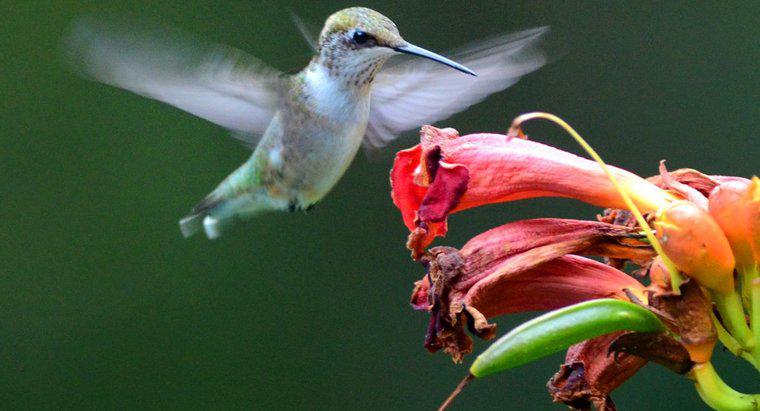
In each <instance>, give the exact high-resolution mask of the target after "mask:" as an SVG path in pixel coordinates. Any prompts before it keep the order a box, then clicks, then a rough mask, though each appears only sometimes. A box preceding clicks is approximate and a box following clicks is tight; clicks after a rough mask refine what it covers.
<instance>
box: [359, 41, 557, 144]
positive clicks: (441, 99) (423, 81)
mask: <svg viewBox="0 0 760 411" xmlns="http://www.w3.org/2000/svg"><path fill="white" fill-rule="evenodd" d="M548 31H549V28H548V27H538V28H534V29H530V30H526V31H521V32H518V33H514V34H509V35H502V36H498V37H494V38H492V39H489V40H485V41H482V42H477V43H473V44H470V45H469V46H466V47H464V48H463V49H460V50H459V51H456V52H454V53H453V54H452V56H451V57H450V58H451V59H452V60H454V61H456V62H458V63H461V64H463V65H465V66H467V67H468V68H470V69H472V70H473V71H475V73H477V77H473V76H468V75H465V74H462V73H460V72H458V71H456V70H452V69H450V68H449V67H446V66H444V65H442V64H439V63H436V62H432V61H428V60H420V59H413V60H411V59H410V60H404V61H403V62H400V63H398V64H395V65H391V66H389V67H387V68H384V69H382V70H381V71H380V72H379V73H378V74H377V77H376V78H375V81H374V83H373V85H372V97H371V101H370V117H369V123H368V125H367V133H366V137H365V139H364V145H365V148H367V149H369V150H372V149H376V148H379V147H382V146H385V145H386V144H388V143H389V142H390V141H392V140H393V139H395V138H396V137H397V136H398V135H399V134H400V133H402V132H404V131H406V130H411V129H414V128H418V127H420V126H422V125H424V124H431V123H434V122H436V121H439V120H443V119H445V118H447V117H449V116H451V115H453V114H455V113H457V112H459V111H462V110H464V109H466V108H467V107H469V106H471V105H473V104H475V103H478V102H480V101H481V100H483V99H485V98H486V97H487V96H488V95H490V94H492V93H496V92H498V91H501V90H504V89H506V88H507V87H509V86H511V85H513V84H515V83H516V82H517V81H518V80H520V77H522V76H524V75H526V74H528V73H530V72H532V71H535V70H537V69H538V68H540V67H541V66H543V65H544V64H545V63H546V62H547V58H546V56H545V55H544V54H543V53H542V52H541V51H540V50H539V49H538V47H537V46H538V44H539V43H540V39H541V37H542V36H543V35H544V34H545V33H547V32H548Z"/></svg>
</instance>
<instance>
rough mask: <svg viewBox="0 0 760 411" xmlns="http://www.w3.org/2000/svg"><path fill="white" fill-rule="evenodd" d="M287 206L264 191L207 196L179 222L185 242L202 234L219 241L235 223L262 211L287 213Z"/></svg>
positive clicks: (286, 203) (284, 202)
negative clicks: (188, 238) (230, 195)
mask: <svg viewBox="0 0 760 411" xmlns="http://www.w3.org/2000/svg"><path fill="white" fill-rule="evenodd" d="M288 206H289V203H288V202H286V201H280V200H274V199H272V198H270V197H269V196H268V195H266V192H265V191H263V190H262V191H254V192H252V193H246V194H241V195H238V196H235V197H231V198H225V197H223V196H218V195H217V194H216V193H211V194H210V195H209V196H208V197H206V198H205V199H204V200H203V201H201V202H200V203H199V204H198V205H197V206H195V208H193V211H191V212H190V214H188V215H186V216H185V217H183V218H182V219H181V220H179V229H180V231H182V235H183V236H185V238H187V237H190V236H192V235H194V234H195V233H197V232H199V231H201V229H203V231H204V232H205V233H206V237H208V238H209V240H213V239H216V238H219V237H220V236H221V235H222V232H223V231H224V229H226V228H227V227H229V226H230V225H232V223H233V222H234V221H235V220H236V219H240V218H249V217H252V216H254V215H257V214H261V213H263V212H266V211H277V210H288Z"/></svg>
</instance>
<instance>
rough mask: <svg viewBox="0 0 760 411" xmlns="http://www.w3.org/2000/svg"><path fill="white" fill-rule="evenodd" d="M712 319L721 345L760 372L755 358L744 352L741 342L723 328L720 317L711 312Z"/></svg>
mask: <svg viewBox="0 0 760 411" xmlns="http://www.w3.org/2000/svg"><path fill="white" fill-rule="evenodd" d="M710 318H712V321H713V324H715V330H716V331H717V334H718V339H719V340H720V342H721V344H723V346H724V347H726V349H727V350H728V351H730V352H731V354H733V355H735V356H737V357H741V358H744V359H745V360H746V361H747V362H748V363H750V364H752V366H753V367H755V368H756V369H757V370H758V371H760V367H759V366H758V363H757V362H756V361H755V357H753V356H752V355H751V354H750V353H748V352H747V351H744V348H742V346H741V345H740V344H739V342H738V341H736V339H735V338H734V337H732V336H731V334H729V333H728V331H726V329H725V328H724V327H723V324H721V322H720V321H718V317H716V316H715V314H714V313H712V312H710Z"/></svg>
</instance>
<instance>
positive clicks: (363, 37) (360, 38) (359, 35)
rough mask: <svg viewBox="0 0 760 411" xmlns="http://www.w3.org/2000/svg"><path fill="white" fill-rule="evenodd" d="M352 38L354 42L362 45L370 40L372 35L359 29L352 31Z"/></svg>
mask: <svg viewBox="0 0 760 411" xmlns="http://www.w3.org/2000/svg"><path fill="white" fill-rule="evenodd" d="M353 39H354V43H356V44H359V45H362V44H366V43H367V42H368V41H369V40H371V39H372V36H370V35H369V34H367V33H365V32H363V31H361V30H356V31H354V35H353Z"/></svg>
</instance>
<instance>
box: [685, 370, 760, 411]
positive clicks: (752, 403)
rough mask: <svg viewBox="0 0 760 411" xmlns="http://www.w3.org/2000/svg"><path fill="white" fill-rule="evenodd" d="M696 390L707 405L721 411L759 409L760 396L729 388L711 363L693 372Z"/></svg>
mask: <svg viewBox="0 0 760 411" xmlns="http://www.w3.org/2000/svg"><path fill="white" fill-rule="evenodd" d="M691 375H692V377H693V378H694V380H695V381H696V383H695V388H696V389H697V392H698V393H699V396H700V397H702V400H703V401H704V402H705V404H707V405H709V406H710V407H712V408H714V409H716V410H721V411H752V410H757V409H758V404H759V403H760V395H758V394H744V393H741V392H738V391H736V390H734V389H733V388H731V387H729V386H728V385H727V384H726V383H725V382H724V381H723V380H722V379H721V378H720V376H719V375H718V373H717V372H715V368H714V367H713V365H712V364H711V363H709V362H708V363H704V364H697V365H695V366H694V368H693V369H692V372H691Z"/></svg>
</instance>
